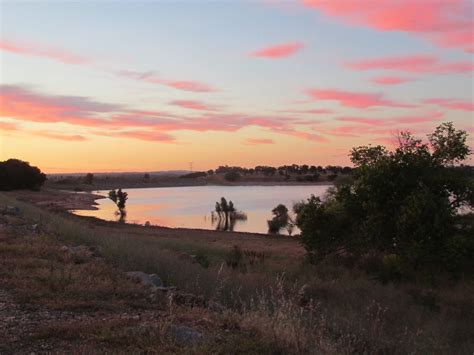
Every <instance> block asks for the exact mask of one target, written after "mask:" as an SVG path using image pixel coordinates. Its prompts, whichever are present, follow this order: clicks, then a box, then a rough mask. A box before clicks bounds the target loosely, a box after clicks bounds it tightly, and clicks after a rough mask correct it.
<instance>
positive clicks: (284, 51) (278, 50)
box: [250, 42, 304, 59]
mask: <svg viewBox="0 0 474 355" xmlns="http://www.w3.org/2000/svg"><path fill="white" fill-rule="evenodd" d="M303 48H304V44H303V43H301V42H289V43H282V44H278V45H275V46H270V47H266V48H262V49H259V50H256V51H254V52H252V53H250V55H251V56H252V57H263V58H273V59H275V58H284V57H289V56H291V55H293V54H296V53H297V52H298V51H300V50H301V49H303Z"/></svg>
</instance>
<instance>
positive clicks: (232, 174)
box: [224, 171, 240, 182]
mask: <svg viewBox="0 0 474 355" xmlns="http://www.w3.org/2000/svg"><path fill="white" fill-rule="evenodd" d="M224 179H226V180H227V181H231V182H234V181H237V180H240V174H239V173H238V172H236V171H229V172H228V173H225V175H224Z"/></svg>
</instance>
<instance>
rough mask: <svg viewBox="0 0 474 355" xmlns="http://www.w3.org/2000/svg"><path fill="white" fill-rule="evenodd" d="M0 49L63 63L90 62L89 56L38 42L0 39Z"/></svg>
mask: <svg viewBox="0 0 474 355" xmlns="http://www.w3.org/2000/svg"><path fill="white" fill-rule="evenodd" d="M0 50H3V51H7V52H11V53H15V54H20V55H30V56H35V57H43V58H48V59H52V60H55V61H58V62H62V63H64V64H87V63H89V62H91V60H90V59H89V58H86V57H84V56H81V55H78V54H74V53H71V52H68V51H67V50H65V49H63V48H59V47H53V46H50V45H43V44H38V43H35V44H33V43H26V42H14V41H10V40H6V39H0Z"/></svg>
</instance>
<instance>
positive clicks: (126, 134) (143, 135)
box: [96, 131, 175, 143]
mask: <svg viewBox="0 0 474 355" xmlns="http://www.w3.org/2000/svg"><path fill="white" fill-rule="evenodd" d="M96 134H97V133H96ZM102 135H105V136H109V137H121V138H132V139H138V140H143V141H149V142H166V143H173V142H175V138H174V137H173V136H171V135H169V134H167V133H161V132H149V131H123V132H109V133H106V134H102Z"/></svg>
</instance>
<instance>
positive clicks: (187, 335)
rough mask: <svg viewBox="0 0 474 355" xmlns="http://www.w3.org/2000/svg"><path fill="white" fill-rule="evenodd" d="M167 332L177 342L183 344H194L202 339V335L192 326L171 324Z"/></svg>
mask: <svg viewBox="0 0 474 355" xmlns="http://www.w3.org/2000/svg"><path fill="white" fill-rule="evenodd" d="M169 333H170V334H171V336H172V337H173V338H174V339H175V340H176V341H178V342H180V343H182V344H185V345H195V344H197V343H199V342H200V341H202V339H203V335H202V333H199V332H197V331H195V330H194V329H192V328H189V327H186V326H182V325H181V326H180V325H174V324H172V325H171V326H170V327H169Z"/></svg>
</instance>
